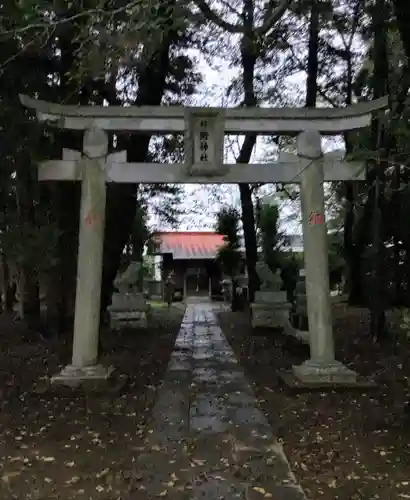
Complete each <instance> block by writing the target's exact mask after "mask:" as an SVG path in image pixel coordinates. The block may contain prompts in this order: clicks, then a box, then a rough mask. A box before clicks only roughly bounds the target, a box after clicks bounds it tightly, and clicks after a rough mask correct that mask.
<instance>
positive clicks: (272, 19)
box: [255, 0, 292, 36]
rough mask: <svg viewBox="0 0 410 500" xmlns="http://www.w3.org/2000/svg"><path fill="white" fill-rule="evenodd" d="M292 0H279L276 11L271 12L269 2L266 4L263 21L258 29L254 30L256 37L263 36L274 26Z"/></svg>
mask: <svg viewBox="0 0 410 500" xmlns="http://www.w3.org/2000/svg"><path fill="white" fill-rule="evenodd" d="M291 3H292V0H281V2H280V3H279V5H278V6H277V7H276V9H273V10H272V6H271V2H270V1H268V2H267V6H266V16H265V20H264V22H263V24H262V26H260V27H259V28H256V30H255V31H256V35H258V36H262V35H265V34H266V33H267V32H268V31H269V30H270V29H271V28H272V27H273V26H274V24H276V23H277V22H278V21H279V20H280V18H281V17H282V16H283V14H284V13H285V12H286V10H287V9H288V8H289V7H290V5H291Z"/></svg>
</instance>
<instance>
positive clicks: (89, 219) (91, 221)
mask: <svg viewBox="0 0 410 500" xmlns="http://www.w3.org/2000/svg"><path fill="white" fill-rule="evenodd" d="M97 221H98V216H97V215H96V214H95V213H94V211H92V210H91V211H90V212H88V214H87V215H86V216H85V217H84V222H85V223H86V224H87V226H94V225H95V223H96V222H97Z"/></svg>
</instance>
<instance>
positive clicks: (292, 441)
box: [219, 304, 410, 500]
mask: <svg viewBox="0 0 410 500" xmlns="http://www.w3.org/2000/svg"><path fill="white" fill-rule="evenodd" d="M219 320H220V325H221V328H222V330H223V331H224V333H225V335H226V336H227V338H228V341H229V342H230V344H231V347H232V348H233V350H234V352H235V354H236V356H237V358H238V360H239V362H240V363H241V364H242V366H243V367H244V368H245V370H246V372H247V375H248V379H249V380H250V381H252V385H253V388H254V391H255V393H256V396H257V399H258V401H259V405H260V408H261V409H262V410H263V412H264V413H265V415H266V416H267V418H268V420H269V422H270V423H271V425H272V426H273V428H274V430H275V431H276V433H277V435H278V436H279V437H281V438H282V439H283V445H284V451H285V454H286V456H287V458H288V460H289V462H290V465H291V467H292V469H293V471H294V473H295V475H296V478H297V480H299V481H300V483H301V486H302V488H303V489H304V490H305V493H306V495H307V497H308V498H309V499H312V500H313V499H314V500H318V499H324V500H336V499H338V500H375V499H386V500H387V499H391V500H394V499H410V411H409V410H407V411H406V406H405V402H406V401H407V400H409V399H410V390H409V383H410V342H409V341H407V342H406V340H405V339H404V338H403V335H402V334H401V335H400V333H399V332H396V335H395V338H396V342H392V341H391V340H390V341H389V342H386V345H383V346H380V345H378V344H375V343H374V342H373V341H372V340H371V338H370V337H369V331H368V321H369V318H368V312H367V310H361V309H354V308H347V307H346V306H345V305H343V304H339V305H337V306H335V307H334V327H335V338H336V349H337V358H338V359H339V360H340V361H343V362H344V363H346V364H347V365H348V366H349V367H351V368H353V369H355V370H356V371H357V372H358V373H360V374H361V375H364V376H367V375H369V376H375V379H376V380H377V382H378V387H377V388H376V389H373V390H369V391H367V392H361V391H347V392H331V393H329V392H323V393H321V392H316V393H302V394H300V393H299V394H295V393H292V392H289V389H287V388H285V387H284V386H283V384H281V383H280V381H279V379H278V377H277V375H276V373H277V370H280V369H289V368H291V366H292V365H293V364H299V363H301V362H302V361H303V360H305V359H307V358H308V355H309V350H308V347H307V346H304V345H303V344H301V343H299V342H298V341H297V340H296V339H295V340H293V339H289V337H285V336H284V335H282V334H280V333H274V332H272V331H269V330H261V331H259V332H258V333H257V334H254V336H253V340H252V341H251V342H249V332H250V329H249V326H248V324H249V322H248V319H247V318H246V317H244V315H241V314H240V313H231V312H221V313H219ZM250 346H251V348H250Z"/></svg>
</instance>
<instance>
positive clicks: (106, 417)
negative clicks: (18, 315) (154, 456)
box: [0, 307, 184, 500]
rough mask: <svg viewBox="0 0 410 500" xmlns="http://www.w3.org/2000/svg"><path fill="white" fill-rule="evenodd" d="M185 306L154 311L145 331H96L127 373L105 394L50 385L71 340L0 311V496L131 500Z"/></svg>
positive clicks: (106, 358) (106, 356)
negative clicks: (43, 333)
mask: <svg viewBox="0 0 410 500" xmlns="http://www.w3.org/2000/svg"><path fill="white" fill-rule="evenodd" d="M183 313H184V311H183V309H182V308H180V307H173V308H172V310H171V312H170V311H168V310H167V309H166V308H158V310H156V311H155V313H154V321H153V325H152V327H150V329H149V330H145V331H144V330H132V331H129V332H122V333H120V334H119V335H117V334H114V335H113V334H109V333H108V332H105V333H103V334H102V352H103V356H102V361H103V362H104V364H111V365H113V366H116V367H120V370H121V374H125V375H126V376H127V379H126V380H125V378H122V377H121V378H120V377H115V376H114V378H113V382H112V384H111V386H110V388H109V390H106V391H104V392H101V391H100V392H96V391H95V390H94V391H86V392H85V391H84V390H77V391H76V390H73V389H64V388H58V389H52V390H50V389H49V388H47V384H46V383H45V380H46V378H47V377H48V376H50V375H53V374H55V373H58V372H59V370H60V369H61V367H62V366H64V365H65V364H67V363H68V362H69V361H70V356H71V339H70V338H62V339H59V340H57V339H56V340H52V341H43V340H41V339H39V335H37V336H36V335H34V336H33V335H29V334H27V332H25V331H24V330H23V328H22V325H21V323H16V322H13V321H12V318H4V317H2V318H0V498H2V499H3V498H4V499H5V500H6V499H7V500H13V499H18V500H23V499H24V500H29V499H30V500H32V499H35V500H51V499H59V500H68V499H76V500H88V499H93V500H94V499H98V500H100V499H104V500H108V499H109V500H116V499H117V498H120V499H121V500H123V499H127V500H128V499H129V498H135V492H134V487H135V484H134V482H135V480H136V475H135V470H133V467H135V465H134V463H133V460H134V457H135V456H136V455H137V454H138V452H139V450H140V449H141V446H142V444H143V434H144V427H145V425H146V422H147V420H148V418H149V416H150V414H151V409H152V407H153V405H154V402H155V395H156V388H157V387H158V385H159V384H160V382H161V380H162V376H163V374H164V372H165V370H166V367H167V364H168V361H169V358H170V354H171V352H172V350H173V347H174V343H175V339H176V336H177V334H178V331H179V328H180V324H181V320H182V316H183ZM118 371H119V370H118Z"/></svg>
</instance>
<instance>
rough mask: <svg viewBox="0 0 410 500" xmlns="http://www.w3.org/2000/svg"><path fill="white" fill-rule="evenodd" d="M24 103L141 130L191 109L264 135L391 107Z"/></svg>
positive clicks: (177, 127)
mask: <svg viewBox="0 0 410 500" xmlns="http://www.w3.org/2000/svg"><path fill="white" fill-rule="evenodd" d="M20 101H21V103H22V104H23V105H24V106H25V107H27V108H31V109H33V110H35V111H36V113H37V118H38V119H39V120H40V121H47V122H50V123H51V124H54V125H55V126H58V127H60V128H67V129H77V130H85V129H87V128H90V127H92V126H97V127H100V128H103V129H105V130H135V131H138V132H155V131H157V132H158V133H167V132H183V131H184V130H185V129H186V126H187V125H186V123H187V115H188V116H189V114H191V115H197V116H204V115H206V114H209V115H210V116H212V115H213V116H219V119H221V120H223V121H224V131H225V133H233V134H243V133H247V132H249V133H252V132H253V133H257V134H260V135H279V134H288V133H289V134H294V133H298V132H301V131H303V130H306V129H307V130H315V131H318V132H322V133H324V134H330V135H333V134H340V133H341V132H343V131H347V130H352V129H357V128H363V127H366V126H368V125H369V124H370V120H371V116H372V114H373V113H374V112H375V111H380V110H385V109H386V108H387V107H388V98H387V97H382V98H380V99H376V100H373V101H367V102H360V103H358V104H353V105H351V106H347V107H344V108H260V107H252V108H247V107H240V108H202V107H198V108H195V107H188V108H187V107H183V106H128V107H123V106H73V105H62V104H56V103H50V102H47V101H42V100H37V99H33V98H31V97H29V96H26V95H20Z"/></svg>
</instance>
